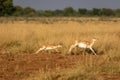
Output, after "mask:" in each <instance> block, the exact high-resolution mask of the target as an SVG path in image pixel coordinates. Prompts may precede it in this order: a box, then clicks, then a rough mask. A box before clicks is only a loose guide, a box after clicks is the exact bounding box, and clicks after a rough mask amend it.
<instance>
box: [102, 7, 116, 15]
mask: <svg viewBox="0 0 120 80" xmlns="http://www.w3.org/2000/svg"><path fill="white" fill-rule="evenodd" d="M100 14H101V15H102V16H114V15H115V14H114V11H113V10H112V9H107V8H103V9H101V12H100Z"/></svg>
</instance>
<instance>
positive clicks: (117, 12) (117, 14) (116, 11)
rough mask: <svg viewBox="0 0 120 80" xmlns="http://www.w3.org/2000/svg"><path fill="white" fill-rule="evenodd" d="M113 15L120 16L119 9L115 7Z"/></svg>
mask: <svg viewBox="0 0 120 80" xmlns="http://www.w3.org/2000/svg"><path fill="white" fill-rule="evenodd" d="M115 16H116V17H120V9H116V10H115Z"/></svg>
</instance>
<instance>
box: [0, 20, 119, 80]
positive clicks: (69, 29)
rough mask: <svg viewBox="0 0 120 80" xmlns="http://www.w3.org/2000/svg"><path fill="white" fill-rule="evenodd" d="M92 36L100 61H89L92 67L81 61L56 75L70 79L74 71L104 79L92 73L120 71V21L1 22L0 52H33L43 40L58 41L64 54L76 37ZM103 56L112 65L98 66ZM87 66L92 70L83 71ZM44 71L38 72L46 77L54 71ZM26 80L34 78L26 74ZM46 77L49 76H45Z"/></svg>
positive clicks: (87, 37)
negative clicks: (73, 67)
mask: <svg viewBox="0 0 120 80" xmlns="http://www.w3.org/2000/svg"><path fill="white" fill-rule="evenodd" d="M116 20H117V19H116ZM92 38H97V39H98V40H97V42H96V43H95V44H94V46H93V47H94V49H95V50H96V52H97V54H98V56H99V54H102V55H103V56H102V57H101V61H99V63H97V62H96V64H95V65H92V66H91V67H90V66H84V65H82V64H81V67H77V69H73V70H72V71H70V72H71V73H68V72H66V71H63V72H62V73H58V75H60V76H62V75H64V76H62V77H61V79H60V80H62V78H63V79H69V78H70V79H69V80H73V79H75V78H74V77H75V76H76V75H77V76H76V77H78V76H81V77H83V79H84V78H85V77H86V76H89V77H88V78H87V79H89V80H90V79H91V80H93V79H97V80H100V79H101V80H103V79H102V78H100V77H99V78H100V79H98V78H97V77H96V78H95V77H94V76H97V73H98V72H102V70H103V71H106V72H107V71H108V72H109V73H118V74H120V64H119V63H120V54H119V53H120V47H119V44H120V22H119V21H118V22H112V21H110V22H109V21H96V22H94V21H91V22H89V21H88V22H86V23H84V22H83V23H79V22H77V21H68V22H67V23H62V22H60V21H59V22H56V23H53V24H42V23H35V22H32V23H26V22H24V21H22V22H15V23H0V49H1V50H0V53H3V54H7V53H14V54H22V53H30V54H33V53H34V52H36V50H38V49H39V47H41V46H42V45H44V44H58V43H61V42H62V43H63V45H64V48H63V49H62V51H63V52H62V54H66V53H67V51H68V49H69V47H70V45H71V44H73V43H74V41H75V40H76V39H78V40H88V41H90V40H91V39H92ZM106 59H107V60H106ZM104 60H106V61H108V62H109V63H112V64H113V65H108V67H107V64H105V65H106V66H104V68H103V67H99V64H101V62H103V61H104ZM110 61H112V62H110ZM92 62H93V59H89V60H88V62H87V65H88V64H90V65H91V64H92ZM93 63H94V62H93ZM81 68H82V69H81ZM93 68H94V69H93ZM78 69H79V70H78ZM81 70H82V71H81ZM86 70H89V71H91V72H89V71H88V73H86ZM94 70H96V71H94ZM75 71H77V72H75ZM78 71H80V72H78ZM58 72H59V71H58ZM46 74H47V75H46ZM46 74H45V73H43V74H40V75H39V76H42V77H43V78H44V79H45V77H50V75H51V76H53V75H55V73H54V72H53V73H51V74H50V72H47V73H46ZM85 74H86V75H85ZM92 74H93V75H92ZM56 76H57V74H56ZM71 76H72V77H71ZM90 76H91V77H90ZM93 77H94V78H93ZM39 79H42V78H40V77H38V76H37V77H36V79H35V80H39ZM78 79H79V78H78ZM80 79H82V78H80ZM83 79H82V80H83ZM27 80H34V79H33V78H28V79H27ZM46 80H52V79H51V78H50V79H48V78H47V79H46ZM75 80H76V79H75Z"/></svg>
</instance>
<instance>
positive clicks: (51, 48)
mask: <svg viewBox="0 0 120 80" xmlns="http://www.w3.org/2000/svg"><path fill="white" fill-rule="evenodd" d="M59 48H62V45H60V44H59V45H55V46H53V45H51V46H50V45H48V46H46V45H44V46H42V47H41V48H39V49H38V50H37V51H36V52H35V53H36V54H37V53H39V52H41V51H51V50H54V51H56V52H59V50H58V49H59Z"/></svg>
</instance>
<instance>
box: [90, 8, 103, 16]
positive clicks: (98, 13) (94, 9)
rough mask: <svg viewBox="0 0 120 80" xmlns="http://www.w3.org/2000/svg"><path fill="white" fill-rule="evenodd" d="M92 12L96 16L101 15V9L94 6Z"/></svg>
mask: <svg viewBox="0 0 120 80" xmlns="http://www.w3.org/2000/svg"><path fill="white" fill-rule="evenodd" d="M92 13H93V15H94V16H100V13H101V9H98V8H93V9H92Z"/></svg>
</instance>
